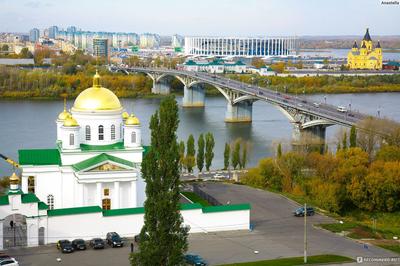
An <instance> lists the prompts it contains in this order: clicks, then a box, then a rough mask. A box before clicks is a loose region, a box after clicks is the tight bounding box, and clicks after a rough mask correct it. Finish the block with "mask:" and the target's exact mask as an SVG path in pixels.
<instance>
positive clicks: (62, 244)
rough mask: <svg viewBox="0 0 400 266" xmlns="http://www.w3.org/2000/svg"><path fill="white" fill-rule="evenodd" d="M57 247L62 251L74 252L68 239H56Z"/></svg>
mask: <svg viewBox="0 0 400 266" xmlns="http://www.w3.org/2000/svg"><path fill="white" fill-rule="evenodd" d="M57 248H58V249H59V250H61V252H62V253H71V252H74V248H73V247H72V245H71V242H70V241H69V240H66V239H64V240H58V242H57Z"/></svg>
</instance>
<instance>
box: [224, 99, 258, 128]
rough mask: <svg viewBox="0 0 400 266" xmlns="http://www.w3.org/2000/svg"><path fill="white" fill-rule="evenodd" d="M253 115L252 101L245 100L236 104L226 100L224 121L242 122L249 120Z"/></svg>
mask: <svg viewBox="0 0 400 266" xmlns="http://www.w3.org/2000/svg"><path fill="white" fill-rule="evenodd" d="M252 115H253V101H251V100H246V101H241V102H238V103H236V104H233V103H231V102H230V101H228V104H227V106H226V112H225V122H227V123H243V122H251V120H252Z"/></svg>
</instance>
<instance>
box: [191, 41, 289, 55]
mask: <svg viewBox="0 0 400 266" xmlns="http://www.w3.org/2000/svg"><path fill="white" fill-rule="evenodd" d="M296 51H297V38H296V37H265V38H243V37H185V54H186V55H188V56H236V57H267V56H274V57H275V56H290V55H296Z"/></svg>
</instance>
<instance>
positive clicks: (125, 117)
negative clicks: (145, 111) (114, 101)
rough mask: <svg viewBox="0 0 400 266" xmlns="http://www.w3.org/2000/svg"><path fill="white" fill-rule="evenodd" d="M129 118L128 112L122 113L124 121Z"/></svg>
mask: <svg viewBox="0 0 400 266" xmlns="http://www.w3.org/2000/svg"><path fill="white" fill-rule="evenodd" d="M128 117H129V114H128V113H127V112H123V113H122V119H124V120H125V119H127V118H128Z"/></svg>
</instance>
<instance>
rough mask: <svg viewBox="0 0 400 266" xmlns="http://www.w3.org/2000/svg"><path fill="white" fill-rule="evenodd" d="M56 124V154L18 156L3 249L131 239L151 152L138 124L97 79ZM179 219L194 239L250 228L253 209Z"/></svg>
mask: <svg viewBox="0 0 400 266" xmlns="http://www.w3.org/2000/svg"><path fill="white" fill-rule="evenodd" d="M43 122H44V123H46V122H45V121H43ZM56 126H57V140H56V147H55V148H54V149H24V150H19V166H20V169H21V172H22V173H21V177H19V176H17V175H16V174H15V173H14V174H13V175H12V176H11V177H10V189H9V191H8V192H7V193H6V195H3V196H0V250H1V249H7V248H11V247H16V246H37V245H44V244H48V243H55V242H56V241H57V240H59V239H69V240H73V239H76V238H83V239H85V240H89V239H91V238H94V237H102V238H104V237H105V235H106V233H107V232H112V231H116V232H118V233H120V235H122V236H124V237H133V236H134V235H136V234H138V233H139V232H140V230H141V228H142V226H143V221H144V220H143V219H144V208H143V204H144V202H145V200H146V195H145V188H146V183H145V182H144V180H143V178H142V177H141V162H142V158H143V156H145V154H146V151H147V150H148V149H149V147H147V146H143V145H142V143H141V128H140V121H139V119H138V118H137V117H135V116H134V115H133V114H131V115H129V114H128V113H126V112H124V109H123V106H122V105H121V103H120V101H119V99H118V97H117V96H116V95H115V94H114V93H113V92H112V91H110V90H109V89H106V88H104V87H102V86H101V85H100V76H99V75H98V73H96V75H95V76H94V78H93V86H92V87H90V88H88V89H86V90H84V91H82V92H81V93H80V94H79V96H78V97H77V98H76V99H75V102H74V105H73V107H72V108H71V109H70V111H67V108H66V102H65V99H64V110H63V111H62V112H61V113H60V114H59V115H58V117H57V119H56ZM187 200H188V201H189V202H190V200H189V199H187ZM181 214H182V217H183V219H184V224H185V225H187V226H189V227H190V232H191V233H194V232H213V231H226V230H248V229H249V226H250V205H249V204H236V205H223V206H208V207H203V206H202V205H200V204H198V203H193V202H192V203H186V204H181ZM16 232H17V234H16ZM16 236H17V238H16Z"/></svg>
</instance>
